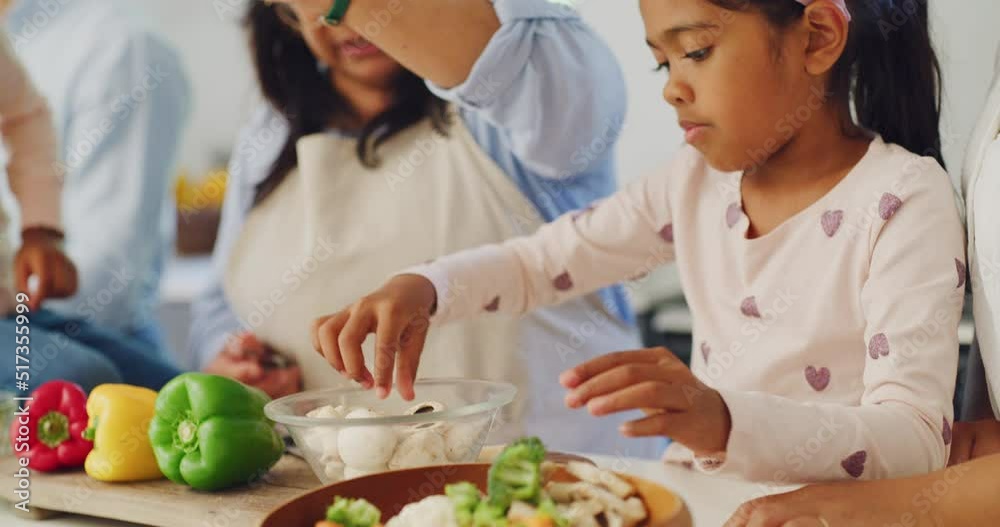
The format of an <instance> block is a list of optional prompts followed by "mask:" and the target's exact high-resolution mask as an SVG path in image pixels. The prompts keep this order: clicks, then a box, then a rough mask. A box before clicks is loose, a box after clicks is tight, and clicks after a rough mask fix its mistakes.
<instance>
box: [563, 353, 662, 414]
mask: <svg viewBox="0 0 1000 527" xmlns="http://www.w3.org/2000/svg"><path fill="white" fill-rule="evenodd" d="M654 380H660V381H666V380H669V379H668V378H667V375H666V374H665V372H664V370H663V368H660V367H658V366H655V365H652V364H650V363H648V362H630V363H627V364H622V365H621V366H618V367H615V368H612V369H610V370H606V371H603V372H601V373H598V374H596V375H595V376H593V377H591V378H590V379H588V380H586V381H584V382H583V383H581V384H580V385H578V386H577V387H576V389H575V390H572V391H570V392H569V393H568V394H567V395H566V406H569V407H570V408H579V407H581V406H584V405H586V404H587V403H588V402H589V401H590V400H591V399H593V398H594V397H601V396H604V395H607V394H609V393H614V392H617V391H618V390H621V389H623V388H626V387H628V386H634V385H636V384H639V383H643V382H646V381H654ZM653 406H655V405H653Z"/></svg>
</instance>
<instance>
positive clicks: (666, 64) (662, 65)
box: [653, 62, 670, 73]
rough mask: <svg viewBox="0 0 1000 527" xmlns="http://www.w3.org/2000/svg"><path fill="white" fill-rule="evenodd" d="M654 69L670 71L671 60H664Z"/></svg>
mask: <svg viewBox="0 0 1000 527" xmlns="http://www.w3.org/2000/svg"><path fill="white" fill-rule="evenodd" d="M653 71H654V72H655V71H666V72H667V73H670V63H669V62H662V63H660V64H659V65H658V66H656V67H655V68H653Z"/></svg>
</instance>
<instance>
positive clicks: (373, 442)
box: [338, 409, 398, 470]
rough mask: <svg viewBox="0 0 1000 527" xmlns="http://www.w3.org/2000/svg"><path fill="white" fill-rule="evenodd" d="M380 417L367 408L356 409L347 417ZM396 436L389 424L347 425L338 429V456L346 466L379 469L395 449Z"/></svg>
mask: <svg viewBox="0 0 1000 527" xmlns="http://www.w3.org/2000/svg"><path fill="white" fill-rule="evenodd" d="M372 417H380V415H379V414H377V413H375V412H374V411H372V410H369V409H357V410H354V411H352V412H351V413H349V414H347V416H346V418H347V419H365V418H372ZM397 441H398V437H397V434H396V431H395V430H394V429H393V428H392V427H391V426H349V427H346V428H344V429H343V430H341V431H340V436H339V438H338V446H339V447H340V457H341V459H343V460H344V463H346V464H347V466H348V468H354V469H361V470H381V469H383V468H384V467H385V465H386V463H387V462H388V461H389V459H390V458H391V457H392V453H393V452H394V451H395V450H396V443H397Z"/></svg>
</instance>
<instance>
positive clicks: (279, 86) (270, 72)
mask: <svg viewBox="0 0 1000 527" xmlns="http://www.w3.org/2000/svg"><path fill="white" fill-rule="evenodd" d="M277 8H278V7H276V6H275V5H271V4H268V3H265V2H251V6H250V10H249V11H248V12H247V15H246V18H245V19H244V26H245V27H246V29H247V32H248V33H249V37H250V47H251V51H252V55H253V60H254V65H255V67H256V71H257V79H258V82H259V83H260V87H261V91H262V92H263V95H264V97H265V98H266V99H267V100H268V102H270V103H271V105H272V106H273V107H274V108H275V109H277V110H278V111H279V112H281V114H282V115H283V116H284V117H285V119H286V120H287V121H288V125H289V134H288V138H287V139H286V141H285V144H284V146H283V147H282V149H281V153H280V154H279V155H278V158H277V159H276V160H275V162H274V164H273V165H272V166H271V170H270V172H269V173H268V176H267V178H266V179H265V180H264V181H262V182H261V183H260V184H259V185H258V186H257V189H256V195H255V196H254V204H257V203H260V202H261V201H262V200H263V199H264V198H266V197H267V196H268V195H269V194H270V193H271V192H272V191H273V190H274V189H275V188H277V187H278V185H279V184H281V182H282V181H283V180H284V178H285V176H286V175H288V173H289V172H290V171H291V170H292V169H294V168H295V167H296V166H297V165H298V154H297V153H296V150H295V145H296V143H297V142H298V140H299V139H301V138H302V137H304V136H306V135H309V134H314V133H318V132H322V131H323V130H326V129H327V128H329V127H330V125H331V123H332V122H333V121H335V120H337V119H338V118H341V119H342V118H351V117H353V111H352V109H351V107H350V106H349V105H348V104H347V102H346V101H345V100H344V98H343V97H341V96H340V95H339V94H338V93H337V92H336V91H335V90H334V89H333V85H332V83H331V81H330V77H329V75H328V74H327V73H326V72H325V71H323V69H322V68H320V67H319V66H318V60H317V58H316V56H315V55H313V53H312V51H311V50H310V49H309V46H308V45H306V42H305V40H303V38H302V36H301V35H300V34H298V33H297V32H296V31H295V30H294V29H292V28H291V27H289V26H288V24H286V23H285V22H284V21H282V20H281V17H280V16H279V15H278V13H277V12H276V11H275V9H277ZM395 88H396V90H395V91H396V93H397V100H396V102H395V104H394V105H393V106H392V107H391V108H389V109H388V110H386V111H385V112H383V113H382V114H381V115H379V116H377V117H376V118H375V119H373V120H372V121H371V122H369V123H367V124H366V125H365V126H364V128H363V129H362V130H361V132H360V134H359V138H358V144H357V155H358V158H359V159H360V160H361V161H362V163H364V164H365V165H366V166H369V167H374V166H376V165H377V164H378V159H377V157H376V155H375V154H376V151H377V149H378V147H379V145H381V144H382V143H384V142H386V141H387V140H389V139H390V138H391V137H392V136H394V135H396V134H397V133H399V132H401V131H403V130H405V129H406V128H408V127H409V126H411V125H413V124H415V123H418V122H420V121H421V120H423V119H425V118H428V117H429V118H430V119H431V122H432V124H433V126H434V128H435V129H436V130H437V131H438V132H440V133H442V134H444V133H446V131H447V126H448V114H447V103H446V102H445V101H443V100H442V99H440V98H438V97H436V96H434V94H433V93H431V91H430V90H429V89H428V88H427V86H426V85H425V84H424V81H423V80H422V79H420V78H419V77H417V76H416V75H415V74H413V73H412V72H410V71H408V70H403V72H402V73H401V74H400V76H399V78H398V79H397V81H396V86H395Z"/></svg>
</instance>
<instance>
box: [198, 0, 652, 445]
mask: <svg viewBox="0 0 1000 527" xmlns="http://www.w3.org/2000/svg"><path fill="white" fill-rule="evenodd" d="M321 3H322V2H321ZM326 4H327V5H325V6H323V7H324V9H323V11H324V12H325V8H327V7H329V4H330V2H326ZM353 6H354V7H352V9H354V8H355V7H356V8H357V10H356V11H354V13H355V15H356V16H353V17H352V16H348V17H347V18H346V19H345V20H344V23H343V24H341V25H337V26H333V27H327V26H326V25H324V24H321V23H318V22H317V18H319V17H318V15H317V12H316V10H315V9H313V8H312V7H310V6H307V5H305V4H301V3H292V4H273V5H268V4H266V3H263V2H255V3H253V4H252V5H251V8H250V12H249V16H248V18H247V26H248V28H249V33H250V36H251V43H252V50H253V54H254V58H255V62H256V68H257V75H258V78H259V81H260V85H261V90H262V92H263V95H264V96H265V98H266V99H267V102H266V104H262V105H261V106H260V108H259V109H258V111H257V112H256V115H255V117H254V118H253V120H252V122H251V123H250V124H249V126H248V127H247V128H246V129H245V130H244V132H243V133H242V134H241V136H240V139H239V142H238V143H237V144H236V146H235V148H234V158H233V160H232V166H231V170H230V173H231V178H230V186H229V187H228V189H227V192H228V194H227V196H226V202H225V205H224V207H223V222H222V226H221V228H220V231H219V240H218V242H217V244H216V251H215V261H216V272H217V281H216V284H214V286H213V287H212V288H211V289H210V290H208V291H206V293H205V295H204V296H203V297H202V298H201V300H200V301H199V302H198V304H197V306H196V310H195V317H194V319H195V325H194V327H193V328H192V338H191V341H192V343H193V344H194V346H195V353H196V354H197V355H199V356H201V357H202V358H203V364H204V365H205V369H206V370H207V371H210V372H213V373H224V374H227V375H231V376H234V377H236V378H237V379H240V380H242V381H244V382H248V383H250V384H253V385H255V386H258V387H262V388H264V389H266V390H267V391H269V392H270V393H272V395H281V394H284V393H289V392H291V391H296V390H298V389H300V386H299V385H298V382H299V379H300V377H299V374H300V373H301V379H302V381H303V386H304V388H305V389H309V390H312V389H316V388H322V387H337V386H349V385H350V382H349V381H347V380H346V379H343V378H342V377H341V376H340V375H338V374H337V372H335V371H333V370H332V369H330V368H329V366H328V365H327V364H326V362H325V361H324V360H323V359H322V357H319V356H318V355H316V354H315V353H314V352H313V351H312V344H311V341H310V337H309V335H310V324H311V322H312V319H313V317H314V316H315V314H316V313H317V312H323V311H327V310H330V309H336V308H339V307H342V306H343V305H346V304H347V303H348V302H350V301H351V300H352V299H354V298H356V297H357V296H358V295H360V294H361V293H362V292H364V291H366V290H370V289H371V288H373V287H374V286H375V285H377V284H378V283H380V282H381V281H382V280H383V279H384V278H385V276H387V275H388V274H389V273H390V272H392V271H393V270H395V269H398V268H400V267H403V266H407V265H412V264H415V263H419V262H421V261H425V260H428V259H433V258H436V257H438V256H440V255H442V254H446V253H448V252H452V251H454V250H459V249H463V248H467V247H472V246H475V245H479V244H482V243H491V242H499V241H502V240H505V239H509V238H513V237H515V236H517V235H519V234H524V233H529V232H534V231H535V230H537V229H538V228H539V226H541V225H543V224H544V223H545V222H547V221H551V220H553V219H555V218H556V217H558V216H559V215H561V214H564V213H567V212H569V211H573V210H578V209H584V208H585V207H586V206H588V204H590V203H591V202H592V201H594V200H597V199H600V198H603V197H605V196H607V195H608V194H610V193H611V192H612V191H613V190H614V188H615V183H616V182H615V169H614V166H615V156H614V151H615V143H616V140H617V137H618V133H619V131H620V129H621V126H622V121H623V118H624V112H625V90H624V82H623V80H622V74H621V70H620V68H619V67H618V64H617V61H616V60H615V58H614V55H613V54H612V53H611V50H610V49H608V47H607V45H606V44H605V43H604V42H602V41H601V39H600V38H599V37H598V36H597V35H596V34H595V33H594V31H593V30H592V29H591V28H590V27H588V26H587V25H586V24H585V23H584V22H583V21H582V20H581V19H580V16H579V14H578V13H577V12H576V11H575V10H573V9H572V8H569V7H567V6H566V5H561V4H559V3H555V2H550V1H548V0H496V1H494V2H485V1H481V2H480V1H454V0H421V2H419V7H416V6H418V4H416V3H415V4H413V6H414V7H407V8H405V9H400V5H399V3H398V2H396V1H395V0H392V1H390V0H373V1H367V0H355V2H354V4H353ZM366 11H367V12H368V13H369V14H370V15H371V16H372V17H377V20H380V21H381V22H379V21H376V19H374V18H369V17H366V16H364V13H365V12H366ZM442 28H456V29H457V28H461V30H456V31H451V30H448V31H442ZM657 257H658V253H655V252H654V253H651V254H650V258H651V259H653V260H655V259H656V258H657ZM623 293H624V292H623V290H622V288H621V287H609V288H605V289H602V290H601V291H599V292H595V293H594V294H592V295H587V296H585V297H582V298H579V299H576V300H574V301H571V302H567V303H565V304H562V305H560V306H555V307H553V308H551V309H547V310H542V311H539V312H537V313H535V314H532V315H530V316H526V317H516V316H508V315H505V314H502V313H500V311H501V310H503V309H505V308H506V305H505V304H506V300H505V299H501V298H497V299H493V300H488V301H486V302H484V303H483V305H482V306H480V309H481V310H482V311H483V312H484V313H491V314H489V315H487V316H484V317H482V318H481V319H480V320H478V321H473V322H470V323H468V324H456V325H453V326H451V327H449V328H442V330H441V331H432V332H431V333H430V334H429V335H428V336H427V352H426V353H425V354H424V361H423V363H422V364H421V372H420V373H421V375H422V376H423V377H465V378H476V379H497V380H504V381H508V382H512V383H514V384H516V385H517V386H518V388H519V390H520V391H519V393H518V398H517V400H516V401H515V403H514V404H512V405H511V406H510V407H508V408H507V409H506V410H507V411H506V412H505V413H504V416H503V420H504V422H503V426H501V427H498V433H497V436H496V437H495V438H494V439H496V440H504V439H512V438H515V437H518V436H520V435H523V434H525V433H529V434H537V435H539V436H541V437H542V439H544V440H546V442H547V443H548V444H550V445H552V446H553V448H559V449H564V450H569V451H587V452H600V453H608V454H614V453H618V454H622V455H634V456H637V457H650V456H654V455H656V454H658V453H659V451H660V450H662V442H661V441H655V440H650V441H645V442H644V441H626V440H624V439H623V438H620V437H618V435H617V434H616V433H615V431H614V430H607V429H606V428H603V427H602V426H600V425H598V424H597V423H594V422H590V421H589V420H588V419H586V418H585V416H582V415H579V414H577V413H575V412H572V411H570V410H569V409H567V408H565V407H564V406H563V405H562V404H561V402H560V397H559V395H558V394H557V393H555V391H554V390H558V387H557V386H553V385H552V384H551V382H550V379H551V378H553V377H554V376H555V375H557V374H558V372H559V371H561V370H562V369H563V368H564V367H565V365H566V364H567V361H575V360H578V359H581V358H586V357H592V356H594V355H595V354H596V353H597V352H598V351H599V350H601V349H607V348H608V347H635V346H637V345H638V344H639V342H638V335H637V332H636V331H635V328H634V326H633V324H632V319H633V317H632V314H631V311H630V309H629V307H628V304H627V302H626V299H625V297H624V294H623ZM233 335H235V338H231V337H232V336H233ZM227 342H228V344H227ZM366 349H367V352H368V353H369V354H372V353H373V351H374V350H373V349H372V347H370V346H366ZM282 355H284V356H291V357H292V358H293V359H294V360H295V361H296V362H297V363H298V367H297V368H296V367H294V366H293V367H291V368H274V367H270V366H273V364H272V363H273V362H274V361H273V359H274V357H277V356H282ZM368 381H369V382H370V379H369V380H368ZM411 397H412V394H411Z"/></svg>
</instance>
